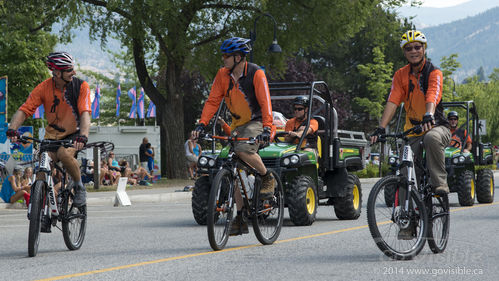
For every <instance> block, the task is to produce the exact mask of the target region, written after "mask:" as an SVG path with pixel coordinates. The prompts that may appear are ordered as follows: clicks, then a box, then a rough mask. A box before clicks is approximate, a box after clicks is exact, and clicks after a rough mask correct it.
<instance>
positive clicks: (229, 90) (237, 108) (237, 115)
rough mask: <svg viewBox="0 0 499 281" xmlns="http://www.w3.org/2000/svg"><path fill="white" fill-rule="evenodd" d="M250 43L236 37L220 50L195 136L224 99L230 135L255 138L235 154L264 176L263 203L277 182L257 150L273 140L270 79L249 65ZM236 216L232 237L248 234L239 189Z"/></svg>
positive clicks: (237, 191)
mask: <svg viewBox="0 0 499 281" xmlns="http://www.w3.org/2000/svg"><path fill="white" fill-rule="evenodd" d="M249 43H250V40H249V39H245V38H240V37H234V38H230V39H227V40H225V41H224V42H223V43H222V45H221V46H220V50H221V51H222V60H223V63H224V67H222V68H221V69H219V71H218V73H217V75H216V77H215V80H214V82H213V85H212V88H211V91H210V95H209V97H208V100H207V101H206V103H205V105H204V108H203V112H202V114H201V119H200V121H199V124H198V125H197V127H196V129H195V130H194V131H193V132H192V135H193V136H194V138H198V137H199V134H200V133H203V132H204V129H205V127H206V125H208V124H209V122H210V119H211V118H212V117H213V115H214V114H215V112H216V111H217V109H218V107H219V105H220V103H221V102H222V99H225V104H226V105H227V108H228V110H229V111H230V113H231V115H232V123H231V131H232V134H236V135H237V136H238V137H242V138H248V137H256V138H257V141H258V143H257V144H246V143H236V144H235V145H234V151H235V153H236V154H237V155H238V156H239V157H240V158H241V159H242V160H243V161H244V162H246V163H248V164H249V165H250V166H252V167H254V168H255V169H256V170H257V171H258V173H259V174H260V175H261V176H262V188H261V190H260V192H261V195H262V196H261V197H262V199H268V198H269V197H271V196H272V195H273V194H274V179H273V176H272V174H271V173H270V172H269V171H268V170H267V168H266V167H265V165H264V164H263V161H262V159H261V158H260V155H258V153H257V152H258V148H259V145H260V146H265V145H267V144H268V143H269V141H270V140H271V134H272V133H273V132H272V120H273V118H272V104H271V102H270V92H269V87H268V84H267V78H266V76H265V73H264V72H263V70H262V69H261V68H260V67H259V66H258V65H256V64H253V63H250V62H247V61H246V55H247V54H248V53H249V52H250V51H251V47H250V45H249ZM235 197H236V204H237V209H238V210H237V216H236V218H235V220H234V223H233V227H232V229H231V235H240V234H243V233H248V224H247V222H246V221H244V220H243V217H242V215H241V214H242V211H241V208H242V206H243V200H242V196H241V193H240V191H239V189H238V188H236V194H235Z"/></svg>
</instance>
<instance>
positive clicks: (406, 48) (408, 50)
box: [404, 45, 423, 52]
mask: <svg viewBox="0 0 499 281" xmlns="http://www.w3.org/2000/svg"><path fill="white" fill-rule="evenodd" d="M422 48H423V46H422V45H416V46H407V47H404V51H406V52H410V51H412V49H414V50H416V51H419V50H421V49H422Z"/></svg>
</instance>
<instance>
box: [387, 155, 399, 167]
mask: <svg viewBox="0 0 499 281" xmlns="http://www.w3.org/2000/svg"><path fill="white" fill-rule="evenodd" d="M395 162H397V159H396V158H395V157H390V158H388V163H390V164H391V165H393V164H395Z"/></svg>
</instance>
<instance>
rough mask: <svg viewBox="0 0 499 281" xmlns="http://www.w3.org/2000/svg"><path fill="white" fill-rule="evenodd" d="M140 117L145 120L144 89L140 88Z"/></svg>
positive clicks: (138, 109)
mask: <svg viewBox="0 0 499 281" xmlns="http://www.w3.org/2000/svg"><path fill="white" fill-rule="evenodd" d="M137 103H138V108H137V111H138V115H139V119H144V88H140V95H139V100H138V102H137Z"/></svg>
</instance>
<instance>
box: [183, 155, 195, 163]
mask: <svg viewBox="0 0 499 281" xmlns="http://www.w3.org/2000/svg"><path fill="white" fill-rule="evenodd" d="M185 158H186V159H187V164H189V163H192V162H194V163H197V162H198V157H197V156H196V155H192V154H191V155H186V156H185Z"/></svg>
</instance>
